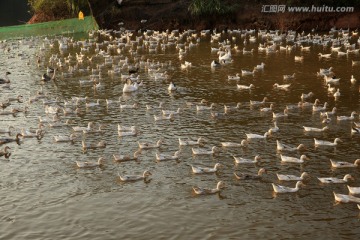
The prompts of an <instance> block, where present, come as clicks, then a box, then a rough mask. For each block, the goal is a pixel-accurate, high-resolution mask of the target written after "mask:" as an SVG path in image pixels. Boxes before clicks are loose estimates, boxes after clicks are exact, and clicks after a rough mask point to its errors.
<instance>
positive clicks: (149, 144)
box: [138, 139, 163, 149]
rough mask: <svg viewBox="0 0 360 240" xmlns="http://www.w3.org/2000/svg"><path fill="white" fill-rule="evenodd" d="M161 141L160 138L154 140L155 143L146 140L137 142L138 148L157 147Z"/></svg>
mask: <svg viewBox="0 0 360 240" xmlns="http://www.w3.org/2000/svg"><path fill="white" fill-rule="evenodd" d="M162 143H163V140H162V139H160V140H158V141H157V142H156V144H153V143H148V142H143V143H141V142H138V144H139V148H141V149H151V148H159V147H160V146H161V144H162Z"/></svg>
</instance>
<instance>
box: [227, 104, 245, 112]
mask: <svg viewBox="0 0 360 240" xmlns="http://www.w3.org/2000/svg"><path fill="white" fill-rule="evenodd" d="M241 105H242V104H241V103H240V102H238V103H237V104H236V106H229V105H224V113H231V112H234V111H236V110H238V109H240V107H241Z"/></svg>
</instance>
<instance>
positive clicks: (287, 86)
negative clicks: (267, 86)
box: [273, 83, 291, 90]
mask: <svg viewBox="0 0 360 240" xmlns="http://www.w3.org/2000/svg"><path fill="white" fill-rule="evenodd" d="M290 86H291V84H278V83H275V84H274V85H273V87H274V88H277V89H282V90H289V88H290Z"/></svg>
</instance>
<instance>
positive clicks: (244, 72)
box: [241, 69, 255, 76]
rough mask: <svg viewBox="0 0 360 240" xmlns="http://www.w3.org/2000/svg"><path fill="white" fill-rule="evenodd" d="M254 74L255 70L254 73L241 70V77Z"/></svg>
mask: <svg viewBox="0 0 360 240" xmlns="http://www.w3.org/2000/svg"><path fill="white" fill-rule="evenodd" d="M254 74H255V69H254V70H252V71H249V70H245V69H241V75H243V76H248V75H254Z"/></svg>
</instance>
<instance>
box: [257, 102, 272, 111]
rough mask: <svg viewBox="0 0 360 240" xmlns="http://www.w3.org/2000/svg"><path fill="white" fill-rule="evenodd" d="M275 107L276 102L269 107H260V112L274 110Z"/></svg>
mask: <svg viewBox="0 0 360 240" xmlns="http://www.w3.org/2000/svg"><path fill="white" fill-rule="evenodd" d="M273 109H274V104H273V103H271V104H270V106H269V107H264V108H260V112H272V111H273Z"/></svg>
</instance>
